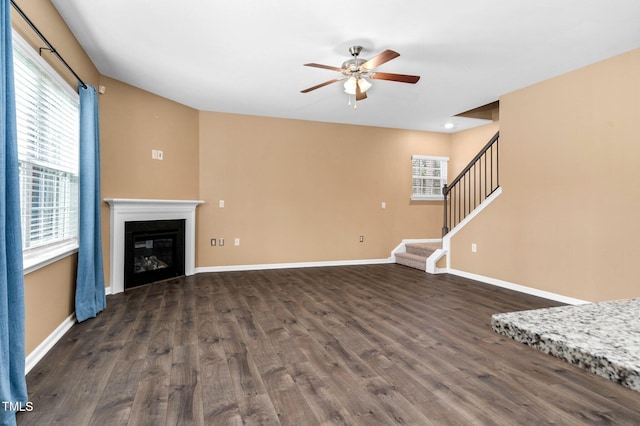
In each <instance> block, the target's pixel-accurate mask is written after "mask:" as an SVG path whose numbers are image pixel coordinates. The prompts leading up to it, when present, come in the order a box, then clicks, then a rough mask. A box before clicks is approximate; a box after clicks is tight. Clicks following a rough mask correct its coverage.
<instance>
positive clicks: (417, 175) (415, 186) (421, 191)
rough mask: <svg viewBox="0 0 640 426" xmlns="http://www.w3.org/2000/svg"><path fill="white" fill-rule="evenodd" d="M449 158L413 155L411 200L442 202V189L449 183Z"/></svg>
mask: <svg viewBox="0 0 640 426" xmlns="http://www.w3.org/2000/svg"><path fill="white" fill-rule="evenodd" d="M448 161H449V158H447V157H431V156H426V155H413V156H412V157H411V178H412V179H411V181H412V190H411V199H412V200H442V199H443V198H442V187H443V186H444V184H446V183H447V162H448Z"/></svg>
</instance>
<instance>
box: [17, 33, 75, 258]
mask: <svg viewBox="0 0 640 426" xmlns="http://www.w3.org/2000/svg"><path fill="white" fill-rule="evenodd" d="M13 40H14V42H13V52H14V56H13V57H14V69H15V87H16V119H17V120H16V123H17V130H18V161H19V168H20V198H21V206H20V207H21V215H22V244H23V250H24V251H25V252H27V251H29V250H33V249H40V250H41V251H46V250H49V249H51V248H54V247H56V246H59V245H65V244H77V236H78V162H79V131H80V128H79V126H80V125H79V108H80V103H79V96H78V94H77V93H75V92H74V91H73V90H72V89H71V87H70V86H69V85H68V84H67V83H66V82H65V81H64V80H62V78H60V76H59V75H58V74H57V73H56V72H55V71H54V70H53V69H52V68H51V67H50V66H49V65H48V64H47V63H46V62H45V61H44V60H43V59H42V58H40V57H39V56H38V55H37V54H36V53H35V52H34V50H33V49H32V48H31V47H30V46H29V45H28V44H26V42H24V40H22V39H21V38H20V37H19V36H18V35H17V34H16V33H15V32H14V33H13Z"/></svg>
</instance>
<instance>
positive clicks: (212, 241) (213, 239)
mask: <svg viewBox="0 0 640 426" xmlns="http://www.w3.org/2000/svg"><path fill="white" fill-rule="evenodd" d="M215 245H216V239H215V238H212V239H211V247H214V246H215Z"/></svg>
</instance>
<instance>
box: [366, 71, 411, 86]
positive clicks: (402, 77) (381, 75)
mask: <svg viewBox="0 0 640 426" xmlns="http://www.w3.org/2000/svg"><path fill="white" fill-rule="evenodd" d="M369 77H370V78H373V79H375V80H389V81H399V82H401V83H411V84H416V83H417V82H418V80H420V76H419V75H406V74H394V73H389V72H375V73H373V74H369Z"/></svg>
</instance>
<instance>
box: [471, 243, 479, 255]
mask: <svg viewBox="0 0 640 426" xmlns="http://www.w3.org/2000/svg"><path fill="white" fill-rule="evenodd" d="M471 252H472V253H477V252H478V245H477V244H476V243H473V244H471Z"/></svg>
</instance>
